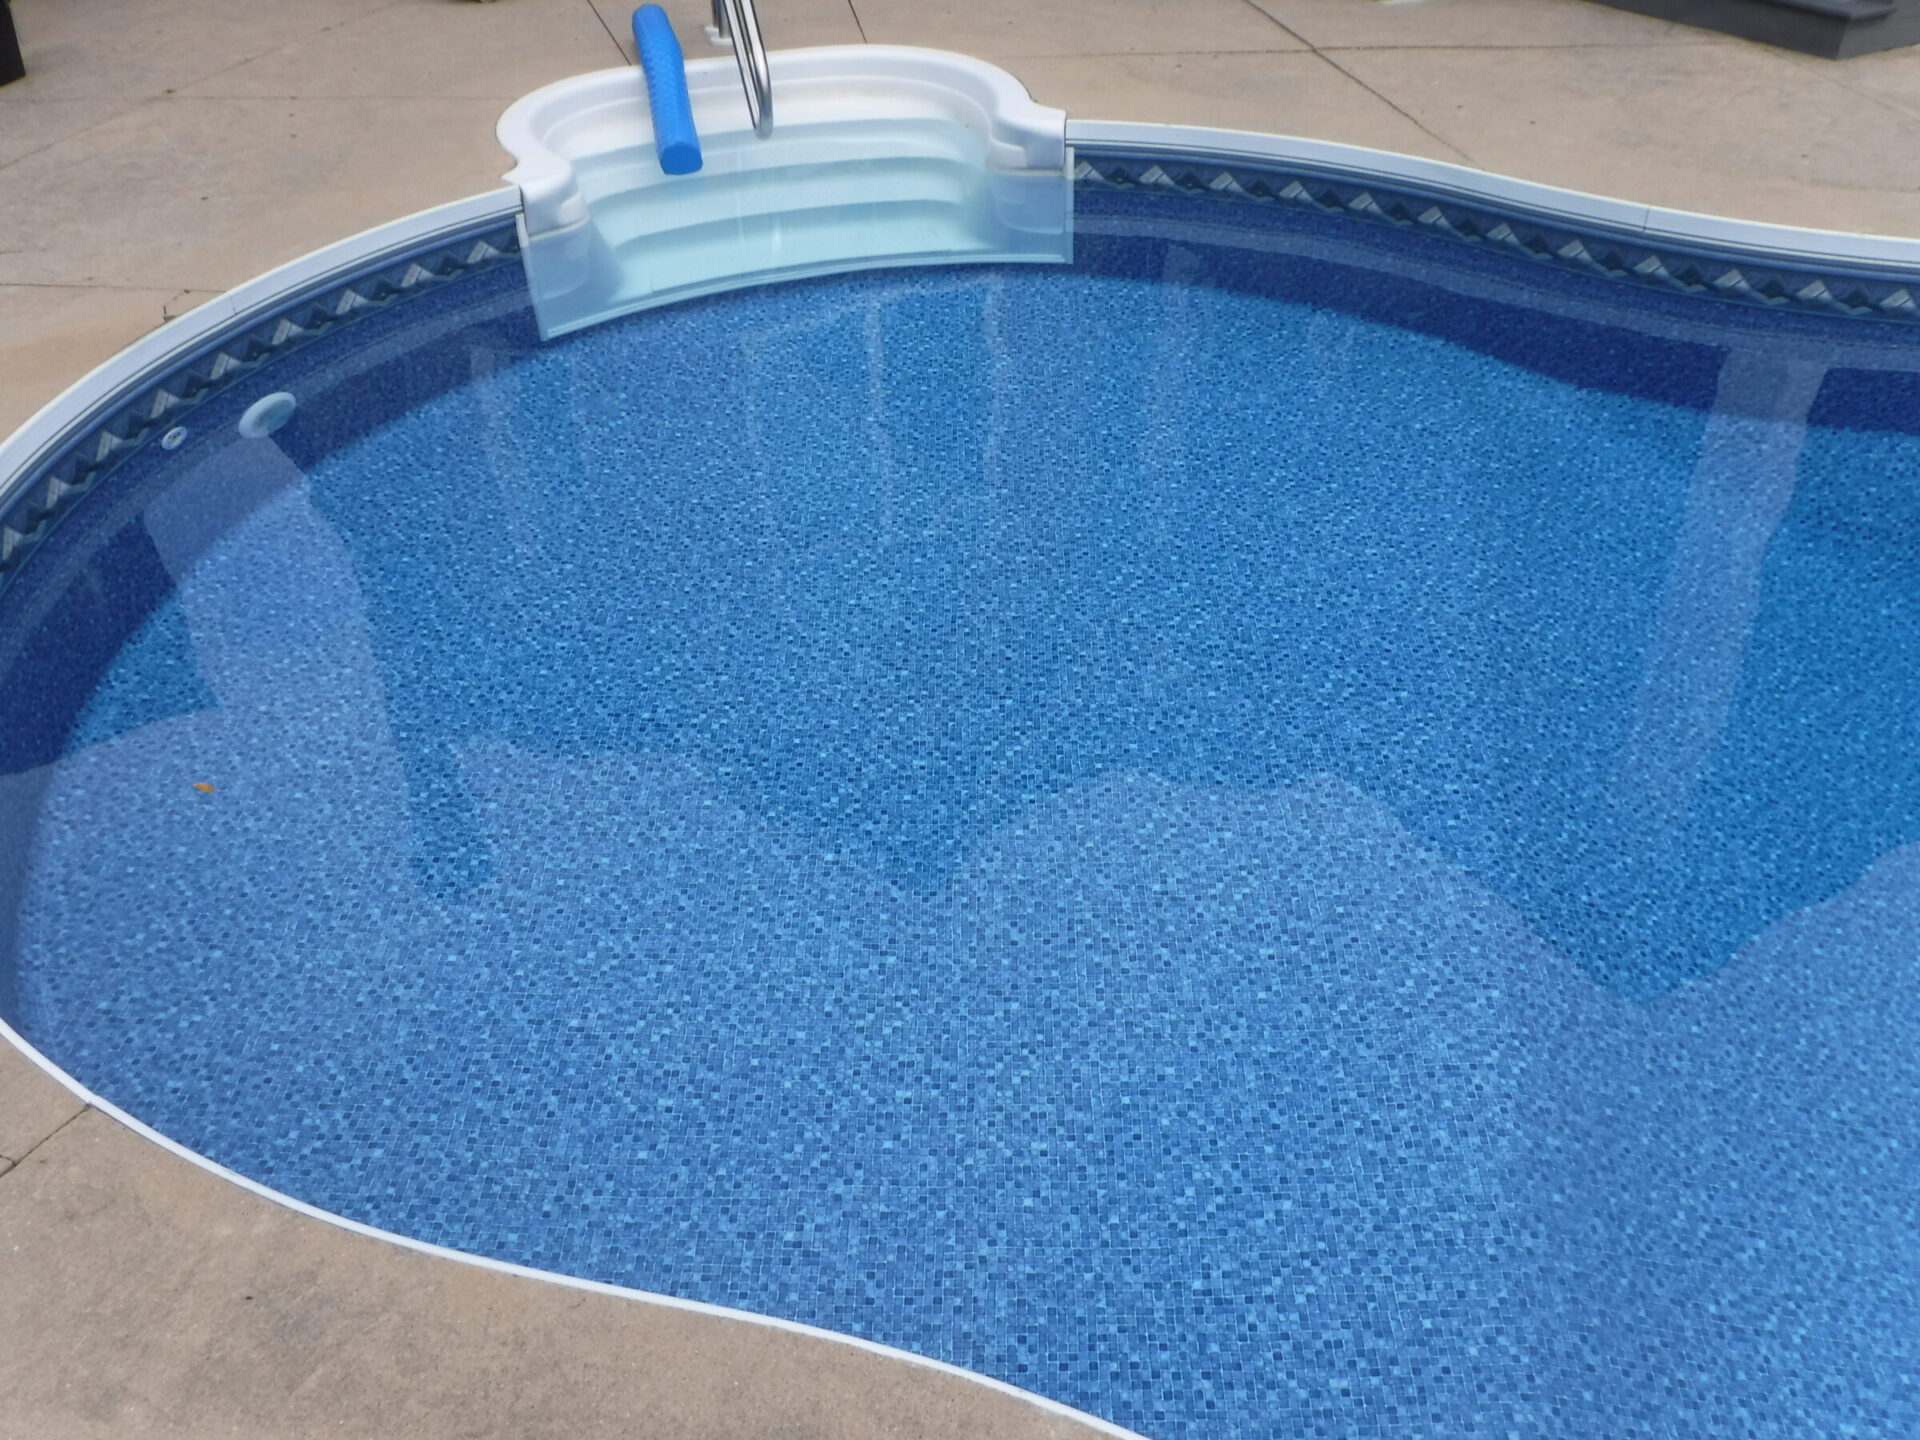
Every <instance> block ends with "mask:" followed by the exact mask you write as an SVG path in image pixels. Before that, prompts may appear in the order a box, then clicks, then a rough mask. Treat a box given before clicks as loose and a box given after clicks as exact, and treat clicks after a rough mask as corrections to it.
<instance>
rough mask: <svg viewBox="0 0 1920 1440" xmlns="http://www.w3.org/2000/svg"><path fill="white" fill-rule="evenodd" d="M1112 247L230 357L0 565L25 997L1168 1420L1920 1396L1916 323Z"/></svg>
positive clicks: (648, 1281)
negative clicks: (555, 323)
mask: <svg viewBox="0 0 1920 1440" xmlns="http://www.w3.org/2000/svg"><path fill="white" fill-rule="evenodd" d="M1080 256H1081V263H1080V264H1079V265H1078V266H1076V268H1075V269H1073V270H1072V271H1045V270H986V269H983V270H955V271H950V272H943V271H934V272H911V273H909V272H899V273H888V274H878V275H869V276H863V277H850V278H845V279H838V280H831V281H821V282H815V283H810V284H807V285H802V286H793V287H787V288H783V289H777V290H768V291H762V292H753V293H747V294H741V295H736V296H732V297H725V298H719V299H715V300H710V301H705V302H700V303H697V304H692V305H687V306H682V307H679V308H675V309H671V310H664V311H660V312H655V313H653V314H650V315H647V316H643V317H639V318H636V319H633V320H630V321H627V322H622V323H619V324H616V325H612V326H608V327H604V328H602V329H598V330H593V331H589V332H585V333H583V334H580V335H578V336H575V337H572V338H570V339H568V340H566V341H564V342H561V343H558V344H555V345H552V346H548V347H541V346H539V345H538V344H537V342H536V341H535V340H534V338H533V335H532V331H531V324H530V320H529V317H528V313H527V310H526V307H525V298H524V294H523V293H522V292H521V291H520V290H519V288H518V281H517V277H515V276H514V275H512V274H511V273H506V272H501V273H496V274H495V275H493V276H491V277H488V278H485V279H477V280H469V281H464V282H461V283H459V284H457V285H454V286H452V287H449V288H448V289H447V290H446V291H443V292H441V294H440V295H439V296H438V297H437V298H435V299H430V300H422V301H417V302H413V303H412V304H411V305H410V306H408V307H405V308H404V309H403V310H396V311H394V312H393V313H391V314H390V315H387V316H385V317H381V318H379V319H376V320H370V321H367V322H363V324H361V325H360V326H358V327H355V328H353V329H350V330H347V331H343V332H341V333H340V334H338V335H336V336H333V337H330V338H329V339H328V340H326V341H324V342H320V343H319V344H316V345H315V346H313V347H310V349H309V350H307V351H305V352H303V353H302V354H301V355H300V356H299V357H297V358H295V359H293V360H289V361H286V362H283V363H282V364H281V365H279V366H277V367H275V368H273V369H271V370H269V371H266V372H263V373H262V375H261V376H260V377H259V379H258V383H256V384H254V385H252V387H251V388H249V387H246V386H242V387H241V388H240V390H239V391H236V392H234V393H233V394H231V395H230V396H228V397H226V398H223V399H221V400H219V401H215V402H211V403H210V404H209V405H208V406H206V407H205V408H204V409H203V410H202V411H201V412H199V414H198V417H197V418H196V420H195V421H194V423H193V427H192V428H193V434H192V436H191V437H190V438H189V440H188V443H187V444H186V445H185V446H183V447H182V448H181V449H180V450H179V451H178V452H177V453H176V454H174V455H171V456H163V455H162V454H160V452H157V451H155V452H151V453H148V454H144V455H143V456H142V457H140V458H139V459H137V460H136V461H134V462H131V463H130V464H129V465H128V466H127V467H126V468H125V469H124V470H123V471H121V472H120V473H119V474H118V475H117V476H116V477H115V478H114V480H113V482H112V484H111V485H110V486H108V487H106V488H105V489H103V491H102V492H101V493H99V494H97V495H95V496H93V497H90V499H89V500H88V501H87V502H86V507H85V508H84V509H83V510H82V512H81V513H80V514H78V515H76V516H75V517H74V518H73V519H71V520H69V521H68V522H67V523H66V524H65V526H64V527H63V528H62V529H61V530H60V531H58V532H57V533H56V534H55V536H54V537H53V538H52V539H51V540H49V541H48V542H47V544H46V545H45V546H44V547H43V550H42V552H41V553H39V554H37V555H36V556H35V558H34V560H33V562H32V564H31V565H30V566H29V567H27V569H26V570H25V571H23V573H22V576H21V579H20V580H19V581H18V582H17V583H16V584H15V585H14V586H13V587H12V588H11V589H10V590H8V591H7V592H6V593H5V595H4V596H0V664H3V665H4V666H5V667H6V672H5V673H6V676H7V679H6V681H5V682H4V685H3V686H0V722H4V723H0V792H3V793H0V901H4V902H5V903H4V905H0V917H3V918H0V944H4V949H3V950H0V1012H4V1013H5V1014H6V1016H7V1018H8V1019H10V1020H12V1021H13V1022H14V1023H15V1024H17V1025H19V1026H20V1027H21V1028H22V1029H23V1031H24V1032H25V1033H26V1034H27V1036H28V1037H29V1038H30V1039H31V1040H32V1041H34V1042H35V1043H36V1044H38V1045H39V1046H41V1047H42V1048H43V1049H44V1050H45V1051H46V1052H47V1053H48V1054H49V1055H51V1056H52V1057H53V1058H55V1059H56V1060H57V1061H59V1062H60V1063H61V1064H62V1065H64V1066H66V1067H67V1068H68V1069H70V1070H71V1071H72V1072H73V1073H74V1074H75V1075H77V1076H78V1077H79V1078H80V1079H81V1080H82V1081H84V1082H85V1083H86V1084H88V1085H90V1086H92V1087H94V1088H96V1089H97V1090H99V1091H100V1092H101V1093H103V1094H105V1095H106V1096H108V1097H109V1098H111V1099H113V1100H115V1101H116V1102H118V1103H119V1104H121V1105H123V1106H124V1107H126V1108H127V1109H129V1110H131V1111H132V1112H133V1113H134V1114H136V1115H138V1116H140V1117H141V1118H143V1119H145V1120H147V1121H149V1122H150V1123H152V1124H154V1125H155V1126H157V1127H159V1128H160V1129H162V1130H164V1131H165V1132H167V1133H168V1134H170V1135H173V1136H175V1137H177V1138H179V1139H180V1140H182V1141H183V1142H185V1143H186V1144H188V1145H191V1146H193V1147H194V1148H196V1149H198V1150H200V1151H202V1152H204V1153H206V1154H208V1155H210V1156H212V1157H213V1158H215V1159H217V1160H219V1161H221V1162H222V1163H224V1164H226V1165H229V1166H232V1167H233V1168H235V1169H237V1170H240V1171H242V1172H244V1173H246V1174H248V1175H251V1176H255V1177H257V1178H259V1179H261V1180H263V1181H265V1182H266V1183H268V1184H270V1185H272V1186H275V1187H277V1188H279V1189H281V1190H284V1191H287V1192H289V1193H291V1194H294V1195H297V1196H299V1197H300V1198H302V1199H305V1200H308V1201H311V1202H313V1203H315V1204H317V1205H320V1206H323V1207H325V1208H327V1209H330V1210H334V1211H337V1212H339V1213H342V1214H345V1215H350V1216H353V1217H355V1218H358V1219H361V1220H365V1221H368V1222H370V1223H372V1224H375V1225H379V1226H383V1227H386V1228H389V1229H392V1230H397V1231H402V1232H405V1233H407V1234H410V1235H415V1236H420V1237H422V1238H425V1239H428V1240H432V1241H436V1242H440V1243H443V1244H447V1245H452V1246H456V1247H459V1248H461V1249H465V1250H471V1251H476V1252H479V1253H483V1254H488V1255H495V1256H500V1257H503V1258H506V1259H510V1260H514V1261H520V1262H524V1263H528V1264H532V1265H537V1266H542V1267H546V1268H551V1269H556V1270H562V1271H566V1272H569V1273H573V1274H578V1275H586V1276H591V1277H594V1278H598V1279H603V1280H609V1281H615V1282H619V1283H623V1284H628V1285H634V1286H638V1287H641V1288H645V1289H650V1290H657V1291H664V1292H668V1293H672V1294H676V1295H683V1296H689V1297H693V1298H697V1299H701V1300H707V1301H713V1302H717V1303H721V1304H728V1305H737V1306H743V1307H746V1308H749V1309H753V1310H758V1311H763V1312H767V1313H771V1314H776V1315H782V1316H788V1317H792V1318H794V1319H798V1320H803V1321H807V1322H811V1323H814V1324H818V1325H824V1326H828V1327H831V1328H833V1329H837V1330H842V1331H846V1332H850V1333H854V1334H859V1335H864V1336H869V1337H872V1338H874V1339H878V1340H881V1341H885V1342H888V1343H891V1344H895V1345H900V1346H904V1347H906V1348H909V1349H912V1350H915V1351H918V1352H921V1353H924V1354H928V1355H933V1356H937V1357H939V1358H942V1359H946V1360H951V1361H953V1362H956V1363H958V1364H961V1365H965V1366H968V1367H971V1368H974V1369H977V1370H980V1371H983V1372H986V1373H988V1374H992V1375H996V1376H1000V1377H1002V1378H1004V1379H1007V1380H1010V1381H1013V1382H1015V1383H1017V1384H1020V1385H1023V1386H1026V1387H1028V1388H1030V1389H1033V1390H1036V1391H1039V1392H1041V1393H1043V1394H1047V1395H1050V1396H1054V1397H1056V1398H1058V1399H1061V1400H1064V1401H1067V1402H1069V1403H1071V1404H1074V1405H1077V1406H1080V1407H1083V1408H1085V1409H1087V1410H1090V1411H1092V1412H1094V1413H1096V1414H1099V1415H1102V1416H1106V1417H1109V1418H1111V1419H1113V1420H1116V1421H1119V1422H1121V1423H1122V1424H1125V1425H1128V1426H1132V1427H1135V1428H1137V1429H1139V1430H1141V1431H1143V1432H1145V1433H1147V1434H1148V1435H1150V1436H1154V1437H1159V1440H1176V1437H1177V1440H1189V1437H1191V1440H1201V1437H1207V1440H1213V1437H1219V1440H1228V1437H1233V1440H1238V1437H1279V1436H1351V1437H1382V1440H1385V1437H1411V1436H1431V1437H1439V1436H1447V1437H1454V1436H1459V1437H1468V1436H1471V1437H1481V1436H1520V1437H1526V1440H1535V1437H1538V1440H1548V1437H1553V1440H1560V1437H1571V1436H1606V1437H1628V1436H1646V1437H1656V1436H1657V1437H1669V1436H1672V1437H1681V1436H1684V1437H1703V1440H1718V1437H1787V1436H1793V1437H1809V1440H1811V1437H1823V1440H1824V1437H1833V1436H1840V1435H1859V1436H1889V1437H1893V1436H1910V1435H1912V1434H1915V1433H1920V1382H1917V1381H1916V1376H1917V1375H1920V1200H1917V1199H1916V1196H1920V1157H1917V1156H1916V1147H1915V1142H1916V1123H1915V1121H1916V1115H1917V1114H1920V1110H1917V1109H1916V1102H1917V1101H1920V1045H1916V1043H1915V1037H1916V1036H1917V1035H1920V845H1916V842H1917V841H1920V623H1917V622H1920V583H1917V582H1920V543H1917V542H1916V537H1920V434H1917V433H1916V432H1917V431H1920V387H1916V386H1915V384H1914V379H1915V374H1916V372H1920V342H1916V341H1915V340H1913V339H1910V338H1907V337H1905V336H1903V335H1901V334H1900V333H1899V332H1897V331H1896V330H1893V329H1890V328H1887V327H1880V326H1874V325H1865V326H1862V325H1851V326H1848V325H1838V324H1835V325H1819V324H1812V323H1808V324H1797V323H1793V322H1789V321H1787V320H1784V319H1777V318H1775V317H1771V316H1765V315H1759V316H1755V315H1752V314H1750V313H1748V312H1744V311H1738V310H1735V309H1732V308H1730V307H1720V306H1716V305H1712V304H1704V303H1697V302H1681V301H1672V302H1668V301H1659V300H1654V299H1642V298H1637V297H1635V296H1633V295H1632V294H1631V293H1630V292H1624V291H1621V290H1618V289H1617V288H1615V287H1611V286H1607V285H1600V284H1585V283H1580V282H1574V281H1571V280H1554V279H1550V278H1547V277H1545V276H1543V275H1540V274H1537V273H1534V272H1532V271H1529V270H1527V269H1526V267H1524V266H1518V265H1515V266H1506V265H1505V264H1504V262H1502V263H1496V262H1495V261H1493V260H1491V259H1486V258H1474V257H1472V256H1471V255H1469V254H1467V253H1466V252H1458V253H1456V252H1453V251H1450V250H1447V249H1446V248H1445V247H1438V248H1423V246H1422V245H1421V244H1417V243H1414V242H1413V241H1410V240H1403V239H1398V238H1390V237H1389V238H1382V237H1379V236H1375V235H1372V234H1371V233H1370V232H1363V231H1353V230H1348V229H1343V228H1342V227H1341V226H1340V225H1339V224H1338V223H1335V222H1324V223H1323V222H1318V221H1312V222H1309V221H1304V220H1285V219H1280V218H1275V217H1260V216H1254V217H1248V216H1246V215H1245V214H1243V213H1241V212H1235V211H1229V210H1226V209H1223V208H1208V207H1204V206H1191V207H1180V206H1169V205H1160V206H1159V207H1158V208H1156V207H1155V206H1154V205H1149V204H1145V203H1144V202H1143V203H1140V204H1137V205H1136V206H1135V207H1134V208H1132V209H1130V208H1128V206H1127V205H1125V204H1119V203H1116V204H1115V205H1113V206H1112V207H1110V208H1109V209H1107V210H1099V209H1095V210H1093V211H1092V212H1091V213H1089V214H1087V215H1086V216H1084V217H1083V226H1082V234H1081V237H1080ZM280 388H285V389H289V390H292V391H293V392H294V393H295V394H296V395H297V396H298V397H299V398H300V401H301V408H300V411H299V413H298V414H297V416H296V418H295V419H294V421H293V422H292V423H291V424H290V425H289V426H288V427H287V428H286V429H285V430H283V431H281V432H280V433H279V434H278V435H276V436H275V437H274V438H273V439H272V440H270V441H245V442H243V441H240V440H238V439H237V438H235V437H234V436H233V431H232V419H233V416H234V415H236V414H237V413H238V411H239V409H240V408H241V407H242V406H243V405H244V404H246V403H247V402H249V401H250V400H252V399H254V398H257V396H258V395H259V394H261V393H264V392H265V391H267V390H269V389H280ZM196 782H201V783H206V784H211V785H212V786H213V787H214V788H213V790H212V791H211V793H206V792H202V791H198V790H196V789H195V788H193V787H194V785H195V783H196Z"/></svg>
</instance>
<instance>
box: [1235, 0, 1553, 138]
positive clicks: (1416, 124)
mask: <svg viewBox="0 0 1920 1440" xmlns="http://www.w3.org/2000/svg"><path fill="white" fill-rule="evenodd" d="M1241 3H1242V4H1244V5H1245V6H1246V7H1247V8H1248V9H1249V10H1252V11H1253V12H1254V13H1255V14H1256V15H1258V16H1259V17H1260V18H1261V19H1262V20H1265V21H1266V22H1267V23H1268V24H1269V25H1271V26H1273V28H1274V29H1276V30H1278V31H1279V32H1280V33H1281V34H1282V35H1286V36H1289V37H1290V38H1292V39H1294V40H1296V41H1298V42H1299V43H1300V44H1302V45H1304V46H1305V47H1306V48H1307V53H1309V54H1311V55H1315V56H1318V57H1319V59H1320V60H1321V61H1322V62H1323V63H1324V64H1327V65H1330V66H1332V67H1333V68H1334V69H1335V70H1337V71H1339V72H1340V73H1341V74H1342V75H1344V76H1346V77H1347V79H1349V80H1351V81H1352V82H1353V83H1354V84H1356V85H1358V86H1359V87H1360V88H1361V89H1362V90H1364V91H1366V92H1367V93H1368V94H1369V95H1371V96H1373V98H1374V99H1376V100H1378V101H1380V102H1381V104H1383V105H1385V106H1386V107H1387V108H1388V109H1390V110H1392V111H1393V112H1394V113H1395V114H1396V115H1398V116H1399V117H1400V118H1401V119H1403V120H1405V121H1406V122H1407V123H1408V124H1409V125H1411V126H1413V128H1414V129H1416V130H1418V131H1419V132H1420V133H1421V134H1422V135H1425V136H1426V137H1427V138H1428V139H1429V140H1431V141H1433V143H1434V144H1436V145H1438V146H1440V147H1441V148H1442V149H1444V150H1446V151H1447V152H1448V153H1450V154H1453V155H1458V156H1459V157H1460V158H1461V159H1462V160H1464V161H1465V162H1466V163H1467V164H1469V165H1473V164H1474V160H1473V157H1472V156H1470V155H1468V154H1467V152H1466V151H1464V150H1462V149H1461V148H1460V147H1459V146H1458V145H1455V144H1453V143H1452V142H1451V141H1448V140H1443V139H1441V138H1440V136H1438V135H1436V134H1434V133H1433V131H1432V130H1430V129H1428V128H1427V126H1426V124H1425V123H1424V122H1423V121H1422V120H1421V119H1420V117H1419V116H1417V115H1415V114H1413V113H1412V112H1411V111H1409V110H1406V109H1404V108H1403V107H1402V106H1401V105H1400V104H1399V103H1398V102H1397V101H1395V100H1394V99H1393V98H1392V97H1391V96H1388V95H1386V94H1383V93H1382V92H1381V91H1379V90H1376V89H1374V87H1373V86H1371V85H1369V84H1368V83H1367V82H1366V81H1364V80H1362V79H1361V78H1360V77H1359V76H1358V75H1356V74H1354V73H1353V72H1352V71H1351V70H1349V69H1347V67H1346V66H1344V65H1342V64H1341V63H1340V62H1339V61H1338V60H1335V59H1334V58H1333V57H1332V56H1330V55H1329V54H1327V52H1326V51H1325V50H1322V49H1321V48H1320V47H1319V46H1318V45H1316V44H1314V43H1313V41H1311V40H1309V39H1308V38H1307V37H1306V36H1304V35H1302V34H1301V33H1300V32H1299V31H1298V30H1295V29H1294V28H1293V27H1292V26H1290V25H1288V24H1286V23H1284V22H1283V21H1282V20H1281V19H1280V18H1279V17H1278V16H1276V15H1274V14H1272V13H1271V12H1270V11H1268V10H1266V9H1265V8H1263V7H1262V6H1260V5H1258V4H1256V3H1255V0H1241ZM1380 48H1382V49H1385V48H1389V47H1385V46H1382V47H1380ZM1392 48H1400V49H1412V48H1420V47H1412V46H1400V47H1392ZM1463 48H1471V47H1463ZM1542 48H1550V47H1542ZM1569 48H1570V47H1569ZM1252 53H1254V54H1269V53H1272V52H1269V51H1254V52H1252Z"/></svg>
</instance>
